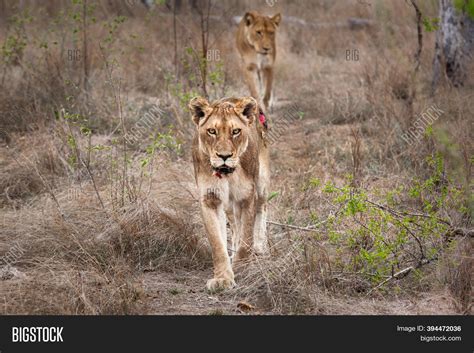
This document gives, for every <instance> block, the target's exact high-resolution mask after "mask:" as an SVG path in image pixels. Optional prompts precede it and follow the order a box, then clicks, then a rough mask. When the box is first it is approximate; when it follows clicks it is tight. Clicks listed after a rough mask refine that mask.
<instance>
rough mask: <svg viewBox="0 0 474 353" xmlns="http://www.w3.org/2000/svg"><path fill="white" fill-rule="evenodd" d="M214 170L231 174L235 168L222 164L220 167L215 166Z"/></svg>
mask: <svg viewBox="0 0 474 353" xmlns="http://www.w3.org/2000/svg"><path fill="white" fill-rule="evenodd" d="M213 169H214V171H216V172H218V173H220V174H231V173H233V172H234V170H235V168H232V167H229V166H227V165H222V166H220V167H214V168H213Z"/></svg>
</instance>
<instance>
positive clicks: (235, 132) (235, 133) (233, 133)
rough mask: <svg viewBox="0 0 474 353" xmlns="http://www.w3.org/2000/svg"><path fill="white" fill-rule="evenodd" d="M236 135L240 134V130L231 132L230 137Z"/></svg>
mask: <svg viewBox="0 0 474 353" xmlns="http://www.w3.org/2000/svg"><path fill="white" fill-rule="evenodd" d="M238 134H240V129H234V130H232V135H238Z"/></svg>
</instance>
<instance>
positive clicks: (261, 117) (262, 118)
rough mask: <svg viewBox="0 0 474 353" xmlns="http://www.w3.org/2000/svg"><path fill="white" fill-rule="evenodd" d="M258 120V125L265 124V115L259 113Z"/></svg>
mask: <svg viewBox="0 0 474 353" xmlns="http://www.w3.org/2000/svg"><path fill="white" fill-rule="evenodd" d="M258 120H260V124H262V125H263V124H265V120H266V119H265V115H263V113H260V116H259V117H258Z"/></svg>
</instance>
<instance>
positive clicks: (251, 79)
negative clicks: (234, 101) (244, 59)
mask: <svg viewBox="0 0 474 353" xmlns="http://www.w3.org/2000/svg"><path fill="white" fill-rule="evenodd" d="M257 70H258V67H257V65H256V64H248V65H246V66H245V68H244V75H245V81H246V82H247V85H248V87H249V90H250V95H251V96H252V97H253V98H255V99H256V100H257V101H258V99H259V98H258V97H259V95H258V90H257V84H256V81H257V75H258V72H257Z"/></svg>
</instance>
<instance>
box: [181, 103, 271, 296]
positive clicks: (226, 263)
mask: <svg viewBox="0 0 474 353" xmlns="http://www.w3.org/2000/svg"><path fill="white" fill-rule="evenodd" d="M189 108H190V110H191V113H192V119H193V121H194V123H195V124H196V127H197V131H196V134H195V136H194V140H193V145H192V154H193V164H194V175H195V178H196V183H197V186H198V191H199V200H200V204H201V211H202V218H203V221H204V226H205V228H206V231H207V235H208V238H209V242H210V244H211V248H212V257H213V263H214V278H212V279H210V280H209V281H208V282H207V288H208V289H209V290H211V291H214V290H217V289H226V288H231V287H233V286H234V285H235V281H234V271H233V269H232V267H234V269H235V267H236V266H237V265H238V264H239V262H241V261H242V260H244V259H245V258H247V257H248V256H249V255H250V253H251V252H252V250H253V251H254V252H255V253H265V252H267V250H268V244H267V238H266V234H265V233H266V195H267V185H268V181H269V173H270V172H269V153H268V148H267V142H266V137H265V133H266V131H267V121H266V117H265V115H264V114H263V112H262V111H261V110H260V109H259V106H258V104H257V101H256V100H255V99H254V98H252V97H245V98H225V99H221V100H218V101H216V102H214V103H212V104H211V103H209V102H208V101H207V100H206V99H204V98H200V97H198V98H194V99H192V100H191V102H190V103H189ZM226 214H227V216H228V218H229V223H230V225H231V228H232V249H231V250H232V252H233V257H232V265H231V260H230V257H229V255H228V252H227V230H226Z"/></svg>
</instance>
